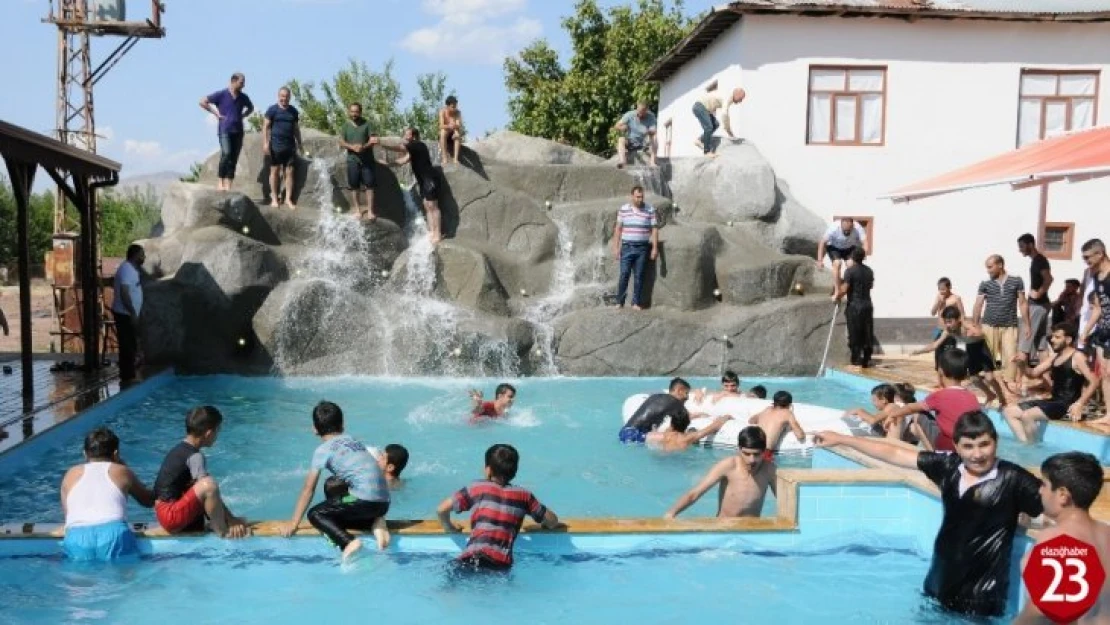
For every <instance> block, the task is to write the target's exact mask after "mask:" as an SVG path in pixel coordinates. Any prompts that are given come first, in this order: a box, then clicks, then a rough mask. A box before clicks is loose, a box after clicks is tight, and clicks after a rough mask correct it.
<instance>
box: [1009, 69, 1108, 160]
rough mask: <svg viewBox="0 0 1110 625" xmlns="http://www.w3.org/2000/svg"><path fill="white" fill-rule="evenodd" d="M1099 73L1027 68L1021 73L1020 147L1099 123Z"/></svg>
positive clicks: (1019, 106) (1019, 108)
mask: <svg viewBox="0 0 1110 625" xmlns="http://www.w3.org/2000/svg"><path fill="white" fill-rule="evenodd" d="M1098 79H1099V73H1098V72H1090V71H1051V70H1033V69H1026V70H1022V72H1021V96H1020V98H1019V104H1018V147H1021V146H1023V145H1025V144H1027V143H1032V142H1034V141H1040V140H1041V139H1047V138H1049V137H1053V136H1056V135H1058V134H1062V133H1065V132H1068V131H1072V130H1082V129H1084V128H1091V127H1093V126H1094V125H1095V121H1096V117H1097V115H1096V111H1097V110H1098Z"/></svg>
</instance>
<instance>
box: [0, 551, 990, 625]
mask: <svg viewBox="0 0 1110 625" xmlns="http://www.w3.org/2000/svg"><path fill="white" fill-rule="evenodd" d="M776 542H777V541H775V540H774V537H771V536H769V537H764V536H759V535H757V536H743V537H741V536H736V535H732V536H728V535H700V536H691V535H677V536H651V535H648V536H636V537H604V538H595V539H593V540H590V539H588V538H582V537H574V538H573V539H572V538H569V537H566V536H560V535H557V534H556V535H551V534H547V535H536V536H522V538H521V540H520V542H519V543H518V553H517V563H516V566H515V567H514V569H513V571H512V572H511V573H510V574H509V575H508V576H501V575H488V576H465V577H461V578H460V577H452V576H449V575H448V574H447V571H446V563H447V562H448V561H449V560H450V558H451V557H452V553H453V552H455V551H457V547H456V545H455V544H454V543H453V542H452V540H451V539H450V538H447V537H419V538H407V537H402V538H400V539H399V540H398V545H397V551H396V552H392V551H391V552H387V553H371V554H367V555H365V556H364V557H362V558H361V559H359V560H357V561H355V562H353V563H351V564H349V565H341V564H339V563H338V562H337V559H336V557H335V553H334V550H333V549H332V548H330V547H329V546H327V545H326V544H325V543H324V541H323V540H321V539H319V538H312V539H309V538H304V539H293V540H283V539H252V540H250V541H245V542H239V543H231V542H226V541H220V540H218V539H214V538H205V539H194V540H182V541H176V540H158V541H149V543H148V544H154V545H155V547H154V553H153V554H152V555H148V556H146V557H145V558H144V560H143V561H142V562H141V563H139V564H123V565H116V566H103V565H77V564H73V563H65V562H62V561H60V560H59V558H58V557H57V556H56V555H50V556H47V555H43V554H44V553H51V551H50V547H51V545H49V544H48V541H30V540H28V541H23V540H19V541H6V544H3V543H0V623H19V624H21V625H39V624H46V623H50V624H52V625H53V624H62V623H66V624H69V623H82V624H87V623H96V624H97V625H101V624H103V625H114V624H127V625H130V624H134V623H147V622H152V621H155V620H156V621H157V622H159V623H162V624H163V625H179V624H180V625H184V624H186V623H205V624H219V623H228V624H236V625H238V624H240V623H274V624H286V623H288V624H298V625H303V624H308V623H353V622H363V621H366V622H382V623H397V624H399V625H400V624H406V623H433V622H442V623H464V622H476V621H485V620H490V619H498V620H501V619H504V620H511V621H521V622H528V623H541V624H543V623H553V624H560V625H562V624H566V623H574V624H582V625H592V624H595V623H597V624H601V623H615V622H628V623H640V624H643V625H657V624H659V625H661V624H670V623H674V624H685V623H697V622H737V623H784V624H794V623H797V624H803V623H804V624H811V623H849V622H856V623H897V624H904V623H963V622H979V623H982V622H983V621H964V620H963V619H960V618H958V617H954V616H953V615H950V614H946V613H941V612H940V611H939V610H937V608H936V607H935V606H934V605H933V604H931V603H930V602H928V601H927V600H925V599H924V598H923V597H922V596H921V594H920V588H921V583H922V580H923V579H924V576H925V573H926V571H927V569H928V555H927V552H924V553H923V552H922V550H921V549H920V547H919V545H918V544H917V543H916V541H913V540H910V539H905V538H901V539H900V538H891V537H884V536H880V535H874V534H872V535H866V534H859V535H856V536H853V537H851V538H847V537H845V538H838V539H824V540H821V541H819V542H817V541H814V542H811V543H810V544H804V545H798V546H794V547H784V546H781V545H777V544H775V543H776ZM12 545H14V547H13V546H12ZM5 548H7V549H6V550H5ZM17 552H21V553H22V554H23V555H15V553H17ZM4 553H7V554H8V555H3V554H4ZM999 622H1004V621H999Z"/></svg>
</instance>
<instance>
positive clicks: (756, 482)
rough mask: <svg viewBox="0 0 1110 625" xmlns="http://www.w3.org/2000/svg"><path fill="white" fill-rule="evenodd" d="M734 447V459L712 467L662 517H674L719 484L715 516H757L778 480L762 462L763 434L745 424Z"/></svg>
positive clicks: (768, 465)
mask: <svg viewBox="0 0 1110 625" xmlns="http://www.w3.org/2000/svg"><path fill="white" fill-rule="evenodd" d="M736 447H737V450H736V456H734V457H732V458H725V459H724V460H721V461H720V462H718V463H717V464H715V465H713V468H712V469H710V470H709V473H706V474H705V477H704V478H702V481H701V482H698V485H697V486H695V487H694V488H692V489H690V491H689V492H688V493H686V494H685V495H683V496H681V497H679V498H678V501H676V502H675V504H674V505H673V506H671V509H670V510H667V513H666V514H664V515H663V518H664V519H673V518H675V517H676V516H678V515H679V514H681V513H682V511H683V510H685V509H686V508H689V507H690V506H692V505H694V503H696V502H697V501H698V499H701V496H702V495H704V494H705V493H706V492H707V491H708V490H709V489H710V488H713V486H714V485H717V484H719V485H720V488H719V489H718V494H717V500H718V507H717V516H718V517H745V516H747V517H757V516H759V515H760V512H762V510H763V499H764V498H765V497H766V496H767V489H768V488H770V489H771V492H772V493H776V490H775V487H776V484H775V480H777V479H778V473H777V470H776V469H775V464H774V463H773V462H770V461H768V460H766V452H767V435H766V434H765V433H764V432H763V430H762V429H760V428H759V427H757V426H754V425H749V426H748V427H746V428H744V429H743V430H740V435H739V436H738V437H737V441H736ZM776 496H777V493H776Z"/></svg>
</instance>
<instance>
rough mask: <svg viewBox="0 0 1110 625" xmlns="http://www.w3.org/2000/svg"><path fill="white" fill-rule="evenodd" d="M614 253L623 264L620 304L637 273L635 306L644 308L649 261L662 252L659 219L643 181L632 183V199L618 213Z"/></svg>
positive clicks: (620, 282)
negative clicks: (645, 275)
mask: <svg viewBox="0 0 1110 625" xmlns="http://www.w3.org/2000/svg"><path fill="white" fill-rule="evenodd" d="M613 256H614V257H616V259H617V260H618V261H620V264H621V274H620V280H619V282H618V283H617V307H618V308H623V307H624V298H625V295H626V294H627V293H628V279H629V277H631V276H632V274H633V273H635V279H636V286H635V287H634V288H633V290H632V310H642V309H643V308H642V305H643V296H644V274H645V273H646V271H645V269H646V268H647V261H648V260H649V259H650V260H651V261H652V262H655V259H656V258H657V257H658V256H659V219H658V217H657V216H656V212H655V208H654V207H653V206H651V205H650V204H647V203H645V202H644V188H643V187H641V186H640V185H636V186H634V187H632V201H631V202H629V203H628V204H625V205H624V206H622V207H621V209H620V212H619V213H617V225H616V227H615V228H614V229H613Z"/></svg>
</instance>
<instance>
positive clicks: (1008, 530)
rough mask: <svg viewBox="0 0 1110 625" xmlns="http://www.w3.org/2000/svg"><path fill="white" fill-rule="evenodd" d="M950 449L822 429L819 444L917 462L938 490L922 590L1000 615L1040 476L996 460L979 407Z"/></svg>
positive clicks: (960, 608)
mask: <svg viewBox="0 0 1110 625" xmlns="http://www.w3.org/2000/svg"><path fill="white" fill-rule="evenodd" d="M953 438H954V439H955V441H956V453H943V452H929V451H922V452H918V451H915V450H912V449H908V448H905V447H899V446H896V445H894V444H891V443H889V442H886V441H884V440H878V439H874V438H867V437H854V436H844V435H841V434H837V433H835V432H821V433H819V434H817V435H816V437H815V441H816V442H817V445H818V446H819V447H828V446H831V445H844V446H845V447H849V448H851V449H855V450H856V451H859V452H862V453H865V454H867V455H868V456H871V457H872V458H876V459H878V460H882V461H884V462H889V463H891V464H895V465H898V466H902V467H905V468H907V469H910V468H917V469H919V470H920V471H921V472H922V473H924V474H925V476H926V477H928V478H929V480H930V481H932V482H933V483H934V484H936V485H937V487H938V488H939V489H940V494H941V502H942V503H943V504H944V518H943V520H942V521H941V525H940V531H939V532H937V537H936V540H935V541H934V543H933V561H932V564H931V565H930V566H929V574H928V576H927V577H926V578H925V588H924V590H925V594H926V595H927V596H929V597H932V598H934V599H936V600H937V602H939V603H940V604H941V606H943V607H944V608H946V609H948V610H952V611H955V612H960V613H962V614H968V615H974V616H1001V615H1002V614H1003V613H1005V611H1006V600H1007V597H1008V595H1009V590H1010V573H1011V568H1010V559H1011V558H1010V556H1011V553H1012V551H1013V547H1014V534H1015V533H1016V531H1017V524H1018V515H1019V514H1022V513H1024V514H1027V515H1029V516H1031V517H1036V516H1040V514H1041V513H1042V512H1043V511H1044V508H1043V504H1042V502H1041V497H1040V488H1041V482H1040V480H1038V479H1037V478H1036V477H1034V476H1033V474H1031V473H1029V472H1028V471H1026V470H1025V469H1023V468H1022V467H1020V466H1018V465H1016V464H1013V463H1011V462H1007V461H1005V460H999V459H998V456H997V452H998V432H997V431H996V430H995V429H994V424H993V423H992V422H991V420H990V417H988V416H987V415H986V414H985V413H983V412H981V411H974V412H968V413H966V414H964V415H963V416H961V417H960V418H959V420H958V421H957V422H956V427H955V430H954V432H953Z"/></svg>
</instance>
